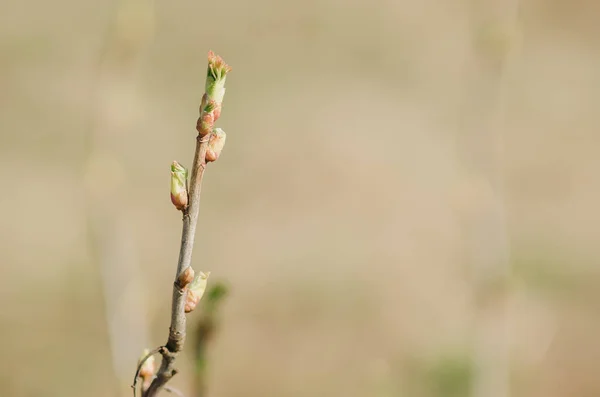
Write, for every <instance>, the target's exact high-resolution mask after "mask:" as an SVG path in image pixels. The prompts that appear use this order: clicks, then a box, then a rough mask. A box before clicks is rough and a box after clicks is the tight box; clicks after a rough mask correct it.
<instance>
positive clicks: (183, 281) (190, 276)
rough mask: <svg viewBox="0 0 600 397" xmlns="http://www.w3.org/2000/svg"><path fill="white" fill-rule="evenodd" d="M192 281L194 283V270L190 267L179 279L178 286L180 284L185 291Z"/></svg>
mask: <svg viewBox="0 0 600 397" xmlns="http://www.w3.org/2000/svg"><path fill="white" fill-rule="evenodd" d="M192 281H194V269H192V267H191V266H188V267H186V268H185V270H184V271H183V272H182V273H181V274H180V275H179V277H178V278H177V284H179V287H180V288H181V289H183V288H185V287H187V286H188V285H189V284H190V283H191V282H192Z"/></svg>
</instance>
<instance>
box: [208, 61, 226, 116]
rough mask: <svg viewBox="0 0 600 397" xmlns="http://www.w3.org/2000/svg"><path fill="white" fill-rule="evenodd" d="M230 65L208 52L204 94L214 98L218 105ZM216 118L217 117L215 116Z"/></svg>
mask: <svg viewBox="0 0 600 397" xmlns="http://www.w3.org/2000/svg"><path fill="white" fill-rule="evenodd" d="M230 71H231V67H230V66H229V65H227V64H226V63H225V61H224V60H223V58H221V57H220V56H218V55H215V53H214V52H212V51H209V52H208V70H207V73H206V94H207V95H208V96H209V97H210V98H211V99H214V100H215V101H216V102H217V103H218V104H219V105H220V104H221V103H222V102H223V97H224V96H225V80H226V78H227V73H229V72H230ZM217 118H218V117H217Z"/></svg>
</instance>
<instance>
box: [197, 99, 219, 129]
mask: <svg viewBox="0 0 600 397" xmlns="http://www.w3.org/2000/svg"><path fill="white" fill-rule="evenodd" d="M207 107H208V105H207ZM212 110H213V109H211V111H210V112H208V113H206V112H204V113H202V115H201V116H200V117H199V118H198V122H197V123H196V130H197V131H198V133H199V134H200V136H206V135H208V134H210V133H211V132H212V130H213V127H214V126H215V115H214V113H213V111H212Z"/></svg>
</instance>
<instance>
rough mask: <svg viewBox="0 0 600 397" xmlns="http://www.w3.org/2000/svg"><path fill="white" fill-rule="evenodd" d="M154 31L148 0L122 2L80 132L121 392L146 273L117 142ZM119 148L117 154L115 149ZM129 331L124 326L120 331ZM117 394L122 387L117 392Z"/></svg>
mask: <svg viewBox="0 0 600 397" xmlns="http://www.w3.org/2000/svg"><path fill="white" fill-rule="evenodd" d="M153 32H154V10H153V3H152V1H151V0H122V1H121V2H119V3H118V5H117V9H116V15H115V18H114V20H113V21H112V23H111V26H110V29H109V31H108V32H107V37H106V40H105V43H104V46H103V49H102V53H101V54H100V57H99V60H98V65H97V70H96V76H95V78H94V79H93V81H94V82H95V85H94V86H93V90H94V92H93V93H92V95H91V96H90V97H91V100H92V102H91V104H90V118H91V120H90V127H89V129H88V131H87V132H86V134H85V150H84V152H85V158H84V164H83V167H82V169H83V172H84V175H83V177H84V186H85V194H86V218H87V229H88V239H89V245H90V251H91V260H92V261H94V262H95V263H96V265H97V267H98V269H99V271H100V276H101V277H100V279H101V283H102V291H103V299H104V309H105V316H106V324H107V327H108V339H109V345H110V354H111V358H112V366H113V371H114V373H115V377H116V378H117V380H118V383H117V385H116V387H117V389H118V390H119V391H121V390H123V384H124V382H125V379H126V376H127V377H129V376H130V374H131V360H132V358H133V357H137V355H138V354H139V352H140V350H141V349H142V347H143V346H145V345H146V344H147V340H148V323H147V322H148V321H147V313H146V307H145V304H144V301H145V299H144V295H145V293H146V291H145V290H144V280H142V279H140V274H143V272H142V271H141V269H140V267H139V263H138V260H137V257H136V249H135V244H134V241H133V239H132V233H131V231H130V229H131V226H130V222H129V220H128V214H129V213H130V209H131V207H129V205H135V202H133V201H132V200H124V199H123V198H124V197H129V194H130V192H128V191H127V186H128V183H127V180H128V179H129V178H130V177H131V176H130V175H127V172H126V169H127V167H126V166H125V165H124V164H123V161H124V160H125V156H126V152H125V151H126V150H127V148H123V147H121V146H120V142H122V141H123V139H122V137H123V136H125V135H127V134H130V133H131V129H132V127H133V126H134V125H135V123H136V122H137V119H136V115H135V113H136V112H135V109H136V107H137V105H138V103H139V100H138V98H136V96H135V78H134V77H135V74H136V69H137V65H138V61H139V58H140V55H141V54H142V51H143V49H144V48H145V47H146V46H147V44H148V43H149V42H150V41H151V39H152V36H153ZM120 151H122V153H120ZM124 329H127V330H128V332H123V330H124ZM118 394H120V392H119V393H118Z"/></svg>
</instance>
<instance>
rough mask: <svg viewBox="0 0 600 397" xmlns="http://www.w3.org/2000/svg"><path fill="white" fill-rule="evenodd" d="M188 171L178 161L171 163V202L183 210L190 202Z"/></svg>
mask: <svg viewBox="0 0 600 397" xmlns="http://www.w3.org/2000/svg"><path fill="white" fill-rule="evenodd" d="M187 175H188V171H187V170H186V169H185V167H184V166H182V165H181V164H179V163H178V162H177V161H173V164H171V202H172V203H173V205H174V206H175V208H177V209H178V210H180V211H182V210H184V209H185V208H186V207H187V204H188V193H187Z"/></svg>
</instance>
